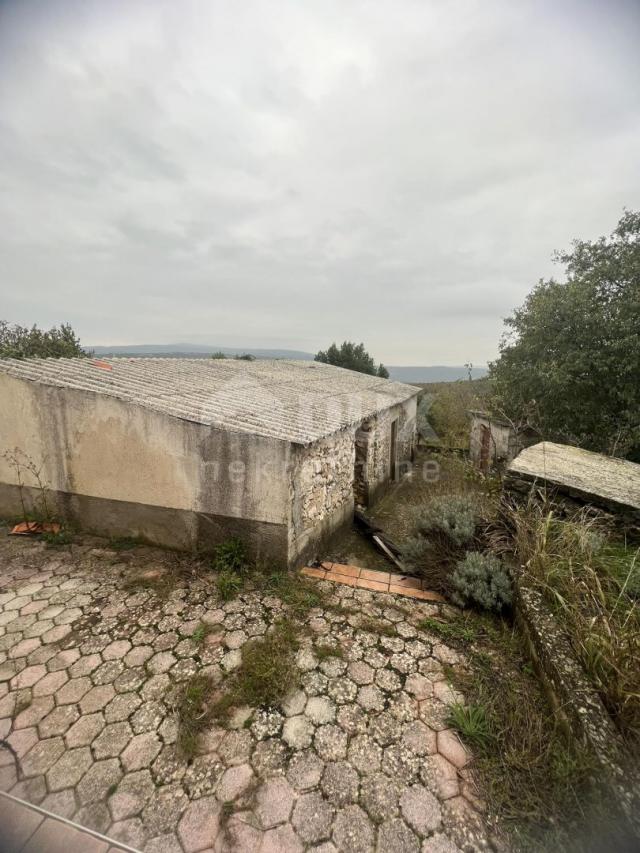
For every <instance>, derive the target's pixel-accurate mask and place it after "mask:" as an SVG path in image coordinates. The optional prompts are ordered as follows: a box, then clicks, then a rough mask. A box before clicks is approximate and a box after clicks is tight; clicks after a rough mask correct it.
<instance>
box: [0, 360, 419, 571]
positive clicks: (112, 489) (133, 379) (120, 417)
mask: <svg viewBox="0 0 640 853" xmlns="http://www.w3.org/2000/svg"><path fill="white" fill-rule="evenodd" d="M418 392H419V389H418V388H415V387H413V386H410V385H404V384H402V383H398V382H391V381H389V380H385V379H380V378H378V377H374V376H368V375H365V374H361V373H354V372H353V371H349V370H343V369H341V368H337V367H332V366H330V365H325V364H319V363H317V362H312V361H309V362H302V361H300V362H296V361H284V360H283V361H279V360H278V361H267V360H264V361H263V360H258V361H253V362H250V361H240V360H235V359H225V360H223V359H220V360H217V359H182V358H180V359H167V358H114V359H108V360H104V361H102V360H96V359H90V358H86V359H81V358H76V359H29V360H12V359H5V360H0V516H5V517H7V516H17V515H19V514H20V513H21V497H23V498H24V497H25V496H26V498H27V500H28V501H29V502H30V505H32V504H33V503H34V501H36V500H37V498H38V495H39V494H40V492H39V489H38V483H37V482H36V479H35V478H34V476H33V474H32V472H30V471H28V470H26V468H25V466H24V465H20V464H19V465H18V466H16V463H15V457H16V449H17V456H18V461H19V462H20V460H22V462H26V461H27V460H30V461H31V462H32V463H33V465H35V466H36V467H37V468H41V475H40V479H41V482H42V484H44V486H45V487H46V490H47V493H48V495H49V500H50V503H51V504H52V505H53V506H55V508H56V512H57V514H58V515H59V516H60V517H61V518H65V519H67V520H69V521H70V522H71V523H73V524H75V525H77V526H78V527H81V528H84V529H87V530H90V531H94V532H96V533H99V534H102V535H108V536H137V537H141V538H143V539H146V540H148V541H150V542H153V543H157V544H160V545H164V546H169V547H175V548H179V549H194V548H202V549H205V550H206V549H208V548H210V547H212V546H214V545H215V544H216V543H218V542H220V541H222V540H224V539H227V538H229V537H232V536H237V537H240V538H241V539H243V540H244V541H245V542H246V543H247V544H248V545H249V548H250V550H251V552H252V553H253V554H254V555H256V556H258V555H259V556H261V557H264V558H265V559H273V560H274V561H278V562H279V563H280V564H287V565H297V564H300V563H301V562H303V561H304V560H306V559H309V558H310V557H312V556H314V555H316V554H317V553H319V552H320V548H321V545H322V542H323V540H324V539H325V538H326V537H327V536H328V535H329V534H331V533H332V532H333V531H335V530H336V529H337V528H338V527H340V526H341V525H342V524H344V523H346V522H348V521H350V520H351V518H352V515H353V509H354V504H355V501H356V499H357V501H358V503H361V504H368V503H371V502H373V501H374V500H375V499H376V497H377V496H378V494H379V492H380V490H381V489H382V488H383V487H384V485H385V484H386V483H388V481H389V480H392V479H394V478H396V477H397V476H398V473H399V471H400V470H401V468H402V465H403V463H404V462H405V461H406V460H408V459H410V457H411V454H412V452H413V448H414V443H415V429H416V397H417V394H418ZM7 452H9V453H13V454H14V458H13V460H12V459H10V458H7ZM3 454H5V455H4V456H3ZM18 467H19V468H20V470H18ZM20 482H22V485H20Z"/></svg>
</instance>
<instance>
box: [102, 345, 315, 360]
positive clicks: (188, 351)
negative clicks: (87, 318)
mask: <svg viewBox="0 0 640 853" xmlns="http://www.w3.org/2000/svg"><path fill="white" fill-rule="evenodd" d="M87 349H89V350H92V351H93V352H94V353H95V354H96V355H101V356H109V355H113V356H125V357H126V356H128V357H130V358H136V357H137V358H142V357H144V356H167V357H173V358H178V357H179V356H188V357H189V358H209V357H210V356H211V355H212V354H213V353H214V352H223V353H224V354H225V355H228V356H231V357H233V356H234V355H245V354H249V355H254V356H255V357H256V358H294V359H299V360H302V361H311V360H312V359H313V355H312V353H310V352H302V351H300V350H293V349H256V348H254V347H245V348H241V347H240V348H238V347H212V346H206V345H205V344H130V345H127V346H113V347H104V346H90V347H87Z"/></svg>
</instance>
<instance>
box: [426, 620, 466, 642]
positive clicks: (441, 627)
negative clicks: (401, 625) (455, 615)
mask: <svg viewBox="0 0 640 853" xmlns="http://www.w3.org/2000/svg"><path fill="white" fill-rule="evenodd" d="M417 627H418V628H419V629H420V630H421V631H428V632H430V633H431V634H436V635H437V636H438V637H440V638H441V639H442V640H445V641H446V642H451V641H454V642H455V641H456V640H458V641H460V642H463V643H470V642H472V640H474V639H475V637H476V632H475V630H474V629H473V628H471V627H469V626H468V625H467V624H466V622H464V621H462V620H461V619H459V620H456V621H452V622H443V621H441V620H440V619H434V618H433V617H432V616H427V617H425V618H424V619H422V620H421V621H420V622H418V625H417Z"/></svg>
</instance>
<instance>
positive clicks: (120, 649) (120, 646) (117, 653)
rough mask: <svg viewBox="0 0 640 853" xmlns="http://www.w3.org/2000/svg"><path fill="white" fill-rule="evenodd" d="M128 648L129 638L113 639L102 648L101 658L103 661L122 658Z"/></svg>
mask: <svg viewBox="0 0 640 853" xmlns="http://www.w3.org/2000/svg"><path fill="white" fill-rule="evenodd" d="M130 649H131V643H130V642H129V640H114V641H113V642H112V643H109V645H108V646H105V648H104V649H103V650H102V659H103V660H105V661H109V660H122V658H124V657H125V655H126V654H127V652H129V650H130Z"/></svg>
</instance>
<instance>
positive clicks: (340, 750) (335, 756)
mask: <svg viewBox="0 0 640 853" xmlns="http://www.w3.org/2000/svg"><path fill="white" fill-rule="evenodd" d="M313 745H314V747H315V750H316V752H317V753H318V755H319V756H320V758H322V759H323V760H324V761H339V760H340V759H341V758H345V757H346V755H347V735H346V734H345V732H344V731H343V730H342V729H341V728H340V727H339V726H334V725H328V726H320V727H319V728H318V729H316V733H315V736H314V738H313Z"/></svg>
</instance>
